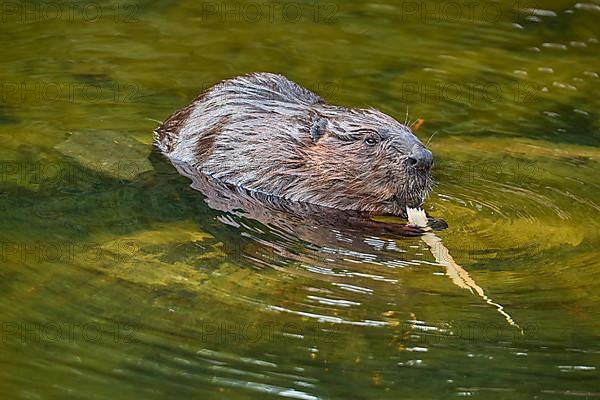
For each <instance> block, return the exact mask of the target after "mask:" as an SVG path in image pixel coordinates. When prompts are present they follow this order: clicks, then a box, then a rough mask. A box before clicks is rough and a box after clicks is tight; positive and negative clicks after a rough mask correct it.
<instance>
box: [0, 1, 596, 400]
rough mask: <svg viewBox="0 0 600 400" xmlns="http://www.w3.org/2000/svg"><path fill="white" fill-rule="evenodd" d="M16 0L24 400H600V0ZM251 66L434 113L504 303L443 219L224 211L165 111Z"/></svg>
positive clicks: (483, 263)
mask: <svg viewBox="0 0 600 400" xmlns="http://www.w3.org/2000/svg"><path fill="white" fill-rule="evenodd" d="M2 7H3V8H2V11H1V15H0V17H1V23H0V32H1V33H0V35H1V36H0V37H1V38H2V50H1V54H2V68H1V69H0V82H1V85H2V86H1V90H0V137H1V139H2V146H0V160H1V163H0V165H1V167H2V180H1V182H0V185H1V192H0V193H1V195H0V221H2V222H1V224H2V230H1V236H0V245H1V246H2V247H1V248H0V257H1V265H2V267H1V269H0V278H1V280H0V293H1V294H2V296H1V298H0V321H1V322H2V342H1V344H0V346H1V348H0V354H1V356H0V363H1V367H2V368H1V372H0V392H1V393H2V397H3V398H31V399H51V398H72V399H79V398H85V399H111V398H148V399H153V398H156V399H159V398H164V397H166V396H182V397H183V396H187V397H193V398H203V399H204V398H227V399H251V398H257V399H264V398H296V399H350V398H377V399H387V398H389V399H392V398H394V399H395V398H406V399H413V398H414V399H425V398H460V397H472V398H482V399H486V400H487V399H531V398H539V399H555V398H556V399H560V398H590V399H591V398H596V397H600V385H599V384H598V381H599V380H598V377H599V369H600V347H599V346H598V339H599V334H598V332H600V329H599V328H600V327H599V325H598V316H599V315H598V314H599V312H600V297H599V295H598V293H599V292H600V286H599V283H598V282H600V263H599V262H598V246H600V238H599V227H600V223H599V220H600V219H599V217H600V204H599V203H598V199H599V198H600V181H599V180H598V168H599V165H598V162H599V160H600V151H599V150H598V145H599V144H600V128H599V123H598V115H597V112H598V109H599V105H600V103H599V100H598V93H599V89H600V85H599V81H600V76H599V74H600V69H599V68H598V65H600V64H599V62H598V54H599V52H600V49H599V46H600V43H598V41H599V40H600V37H599V35H598V26H597V25H598V21H599V17H600V5H599V4H598V3H597V2H594V1H591V0H590V1H589V2H588V3H581V2H580V3H578V2H575V1H556V0H555V1H545V2H540V1H524V2H517V3H515V2H511V1H503V2H493V3H492V2H482V3H477V4H476V5H475V6H467V5H465V4H464V3H450V2H392V1H383V2H375V3H374V2H367V3H364V2H356V1H351V2H348V1H346V2H339V3H338V2H325V3H323V2H321V3H318V4H317V3H314V2H308V1H307V2H304V1H302V2H281V3H280V2H277V3H264V4H263V3H260V2H228V3H221V2H202V3H198V2H194V1H158V2H148V1H142V0H140V1H133V0H132V1H129V2H108V1H106V2H104V1H99V2H86V3H77V2H73V3H64V4H62V5H57V3H52V2H28V3H16V2H15V3H10V2H7V3H3V4H2ZM251 71H271V72H279V73H283V74H285V75H286V76H288V77H289V78H290V79H292V80H295V81H296V82H298V83H300V84H302V85H304V86H306V87H308V88H310V89H312V90H314V91H316V92H318V93H319V94H320V95H322V96H323V97H324V98H326V99H327V100H328V101H330V102H332V103H335V104H340V105H345V106H359V107H375V108H378V109H380V110H382V111H384V112H387V113H389V114H390V115H392V116H394V117H395V118H397V119H398V120H400V121H404V120H405V118H406V117H407V111H408V119H409V120H410V121H413V120H415V119H417V118H423V119H424V120H425V124H424V125H423V127H422V128H420V129H419V131H417V132H416V133H417V135H418V136H419V137H420V138H421V139H422V140H423V141H427V140H428V138H429V137H430V136H431V135H433V134H434V133H435V136H434V137H433V138H432V139H431V142H430V148H431V149H432V151H433V153H434V155H435V157H436V164H435V177H436V180H437V181H438V185H437V186H436V188H435V190H434V192H433V193H432V195H431V196H430V198H429V199H428V201H427V202H426V209H427V211H428V212H429V213H431V214H433V215H435V216H440V217H443V218H444V219H445V220H446V221H447V222H448V224H449V228H448V229H447V230H445V231H443V232H438V233H437V235H438V237H439V238H440V239H441V240H442V241H443V243H444V245H445V247H447V249H448V250H449V252H450V253H451V255H452V256H453V258H454V259H455V261H456V262H457V263H458V264H460V265H461V266H462V267H463V268H464V270H465V271H467V272H468V274H469V277H470V278H471V279H472V280H473V282H475V283H476V285H477V286H478V287H479V288H481V289H482V290H483V291H484V292H485V296H486V298H487V299H488V300H489V301H487V302H486V300H485V299H483V298H482V297H481V296H479V295H478V294H477V291H475V290H469V289H465V288H464V287H461V286H459V285H457V283H456V281H454V280H453V279H452V278H451V276H448V275H447V274H446V269H445V267H444V266H443V265H442V264H440V263H438V262H436V261H435V258H434V256H433V255H432V254H431V252H430V251H429V248H428V246H427V244H426V243H425V242H424V241H423V240H422V239H420V238H398V237H389V236H387V237H384V236H370V237H361V240H360V241H357V240H356V237H355V238H354V239H353V241H349V240H348V238H347V237H344V235H341V234H340V235H339V238H338V239H337V242H333V243H319V242H311V241H310V240H306V238H302V237H294V236H293V235H286V234H284V233H282V231H281V230H280V229H278V228H277V227H274V226H266V225H264V224H261V223H260V222H257V221H254V220H252V219H250V218H244V217H240V216H235V215H230V214H228V213H224V212H221V211H218V210H213V209H211V208H210V207H208V206H207V205H206V203H205V202H204V201H203V196H202V195H201V194H200V193H199V192H197V191H195V190H193V189H192V188H190V187H189V180H188V179H186V178H185V177H182V176H180V175H179V174H178V173H177V171H176V170H175V168H173V166H171V165H170V164H169V163H168V162H167V161H166V160H165V159H163V158H162V157H161V156H160V155H158V154H156V152H153V151H152V130H153V129H154V128H155V127H156V126H157V125H158V122H157V121H161V120H163V119H165V118H166V117H167V116H168V115H169V114H170V113H171V112H173V111H174V110H176V109H178V108H180V107H182V106H184V105H186V104H187V103H189V102H190V101H191V99H193V98H194V97H195V96H196V95H197V94H198V93H199V92H200V91H201V90H203V89H205V88H207V87H209V86H211V85H212V84H214V83H215V82H217V81H219V80H220V79H225V78H228V77H232V76H235V75H237V74H241V73H247V72H251ZM359 237H360V236H359ZM351 240H352V239H351ZM499 308H500V309H501V310H502V311H503V312H504V313H508V315H510V317H511V318H512V321H514V324H516V325H518V326H516V325H511V324H510V323H509V321H507V319H506V318H505V316H504V315H503V314H502V313H500V312H499V311H498V310H499Z"/></svg>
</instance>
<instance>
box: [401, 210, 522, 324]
mask: <svg viewBox="0 0 600 400" xmlns="http://www.w3.org/2000/svg"><path fill="white" fill-rule="evenodd" d="M407 212H408V221H409V223H410V224H411V225H414V226H420V227H422V228H424V229H425V230H426V232H425V233H424V234H423V236H422V237H421V238H422V239H423V241H424V242H425V243H427V245H428V246H429V250H430V251H431V254H433V256H434V257H435V261H437V262H438V263H440V264H441V265H444V266H445V267H446V275H448V276H449V277H450V279H452V283H454V284H455V285H456V286H458V287H460V288H463V289H468V290H470V291H471V293H473V290H475V292H476V293H477V294H478V295H479V296H480V297H481V298H482V299H483V300H485V302H486V303H488V304H489V305H492V306H494V307H496V308H497V309H498V312H499V313H500V314H502V315H503V316H504V318H506V321H507V322H508V323H509V324H510V325H513V326H515V327H517V328H519V330H521V333H523V329H521V327H520V326H519V325H518V324H516V323H515V321H513V319H512V317H511V316H510V315H509V314H508V313H507V312H506V311H504V307H503V306H502V305H501V304H498V303H495V302H494V301H492V299H490V298H489V297H488V296H487V295H486V294H485V292H484V291H483V289H482V288H481V287H480V286H479V285H477V283H475V281H474V280H473V279H472V278H471V277H470V276H469V273H468V272H467V271H466V270H465V269H464V268H463V267H461V266H460V265H458V264H457V263H456V262H455V261H454V258H452V256H451V255H450V252H449V251H448V249H447V248H446V247H445V246H444V244H443V243H442V240H441V239H440V238H439V237H437V236H436V235H435V234H434V233H432V232H431V229H430V228H428V227H427V217H426V216H425V212H424V211H423V210H416V209H411V208H409V209H408V210H407Z"/></svg>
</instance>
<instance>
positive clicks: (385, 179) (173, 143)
mask: <svg viewBox="0 0 600 400" xmlns="http://www.w3.org/2000/svg"><path fill="white" fill-rule="evenodd" d="M320 122H322V124H321V123H320ZM321 127H322V128H321ZM315 133H317V135H316V137H311V135H312V134H315ZM368 139H374V140H376V141H377V142H376V143H377V144H376V145H369V144H367V143H368ZM156 142H157V145H158V147H159V148H160V149H161V151H162V152H163V153H164V154H165V155H167V156H168V157H169V158H171V159H172V160H173V161H177V162H184V163H187V164H189V165H192V166H193V167H194V168H196V170H197V171H198V172H199V173H203V174H206V175H208V176H211V177H213V178H216V179H218V180H221V181H223V182H225V183H228V184H232V185H235V186H238V187H242V188H245V189H247V190H251V191H256V192H260V193H264V194H268V195H274V196H278V197H281V198H284V199H288V200H292V201H298V202H306V203H313V204H317V205H320V206H325V207H330V208H335V209H342V210H358V211H367V212H374V213H391V214H403V212H404V210H405V208H406V206H413V207H414V206H419V205H421V203H422V201H423V199H424V198H425V196H426V194H427V192H428V190H429V188H430V186H431V179H430V176H429V172H428V171H427V170H415V169H413V168H410V166H409V165H408V164H407V162H406V160H407V158H408V156H409V154H410V152H411V150H412V149H414V148H421V147H423V145H422V143H421V142H420V141H419V140H418V139H417V138H416V137H415V136H414V135H413V134H412V132H411V131H410V129H409V128H408V127H407V126H405V125H402V124H400V123H399V122H398V121H396V120H395V119H393V118H392V117H390V116H388V115H386V114H383V113H381V112H379V111H377V110H373V109H356V108H354V109H352V108H343V107H337V106H333V105H330V104H327V103H326V102H325V101H324V100H322V99H321V98H320V97H319V96H317V95H316V94H314V93H313V92H310V91H309V90H307V89H305V88H303V87H301V86H299V85H297V84H295V83H293V82H291V81H289V80H288V79H286V78H285V77H283V76H281V75H276V74H269V73H256V74H250V75H244V76H240V77H237V78H233V79H230V80H225V81H222V82H220V83H218V84H217V85H215V86H213V87H212V88H211V89H209V90H208V91H206V92H205V93H203V94H202V95H201V96H200V97H198V98H197V99H196V100H194V102H193V103H192V104H190V105H189V106H187V107H186V108H184V109H182V110H180V111H178V112H176V113H175V114H173V116H171V117H170V118H169V119H168V120H167V121H165V122H164V123H163V125H161V126H160V127H159V128H158V129H157V130H156Z"/></svg>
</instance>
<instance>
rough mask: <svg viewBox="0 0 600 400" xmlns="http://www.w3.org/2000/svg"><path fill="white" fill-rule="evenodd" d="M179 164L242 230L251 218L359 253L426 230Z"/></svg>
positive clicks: (226, 218)
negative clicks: (285, 195) (304, 200)
mask: <svg viewBox="0 0 600 400" xmlns="http://www.w3.org/2000/svg"><path fill="white" fill-rule="evenodd" d="M173 165H174V166H175V167H176V168H177V171H178V172H179V173H180V174H181V175H183V176H186V177H187V178H189V179H190V180H191V181H192V182H191V187H192V188H193V189H195V190H198V191H199V192H201V193H202V194H203V195H204V196H205V202H206V203H207V205H208V206H209V207H210V208H212V209H214V210H218V211H223V212H225V213H226V214H223V215H221V216H220V217H219V220H220V221H221V222H222V223H224V224H227V225H230V226H235V227H236V228H240V227H241V225H242V224H244V221H245V219H252V220H255V221H258V222H259V223H261V224H262V225H264V226H267V227H269V228H272V229H274V230H275V231H276V232H277V233H278V234H280V235H284V236H288V237H291V238H295V239H299V240H301V241H304V242H308V243H311V244H314V245H317V246H319V247H332V248H334V247H335V248H339V247H342V248H348V249H352V250H353V251H366V250H369V249H370V250H373V244H374V243H381V240H385V238H386V237H387V238H395V237H398V236H419V235H421V234H422V232H423V231H422V229H421V228H417V227H412V226H409V225H407V224H401V223H384V222H377V221H373V220H371V219H369V218H368V214H365V213H362V212H353V211H340V210H335V209H330V208H326V207H321V206H318V205H315V204H309V203H298V202H293V201H289V200H285V199H282V198H279V197H275V196H270V195H268V194H264V193H260V192H256V191H247V190H245V189H243V188H240V187H237V186H233V185H227V184H225V183H223V182H221V181H219V180H216V179H214V178H211V177H209V176H206V175H204V174H203V173H201V172H198V170H197V169H196V168H194V167H193V166H191V165H189V164H186V163H176V162H173ZM246 228H247V226H246ZM370 238H371V239H372V240H369V239H370ZM374 238H375V239H374ZM377 238H378V239H380V241H377ZM375 247H377V246H375Z"/></svg>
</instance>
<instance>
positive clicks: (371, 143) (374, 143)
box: [365, 136, 379, 146]
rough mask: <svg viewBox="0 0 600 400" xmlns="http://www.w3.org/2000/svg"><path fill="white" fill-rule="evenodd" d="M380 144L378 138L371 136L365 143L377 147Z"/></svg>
mask: <svg viewBox="0 0 600 400" xmlns="http://www.w3.org/2000/svg"><path fill="white" fill-rule="evenodd" d="M378 142H379V140H377V138H376V137H373V136H369V137H367V138H366V139H365V143H366V144H368V145H369V146H375V145H376V144H377V143H378Z"/></svg>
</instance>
